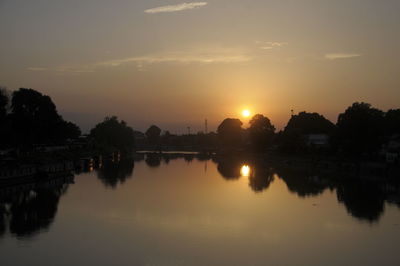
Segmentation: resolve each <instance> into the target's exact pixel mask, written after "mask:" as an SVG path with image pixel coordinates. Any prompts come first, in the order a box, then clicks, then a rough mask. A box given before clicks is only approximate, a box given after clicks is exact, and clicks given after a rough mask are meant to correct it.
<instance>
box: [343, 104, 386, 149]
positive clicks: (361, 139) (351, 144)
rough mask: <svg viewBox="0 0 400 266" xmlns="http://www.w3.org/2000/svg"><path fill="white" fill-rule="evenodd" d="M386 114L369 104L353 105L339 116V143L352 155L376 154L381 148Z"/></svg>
mask: <svg viewBox="0 0 400 266" xmlns="http://www.w3.org/2000/svg"><path fill="white" fill-rule="evenodd" d="M383 126H384V113H383V112H382V111H381V110H378V109H376V108H373V107H371V105H370V104H368V103H363V102H361V103H358V102H356V103H353V105H352V106H350V107H348V108H347V109H346V111H345V112H344V113H342V114H340V115H339V118H338V122H337V129H338V141H339V142H340V145H341V147H342V149H343V150H344V151H345V152H348V153H351V154H362V153H369V154H371V153H375V152H377V151H378V149H379V148H380V146H381V143H382V136H383V132H384V130H383Z"/></svg>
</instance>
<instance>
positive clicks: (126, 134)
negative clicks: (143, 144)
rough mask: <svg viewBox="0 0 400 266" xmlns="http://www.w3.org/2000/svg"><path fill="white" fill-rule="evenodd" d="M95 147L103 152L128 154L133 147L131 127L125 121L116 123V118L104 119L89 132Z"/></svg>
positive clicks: (133, 139)
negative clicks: (114, 151) (115, 151)
mask: <svg viewBox="0 0 400 266" xmlns="http://www.w3.org/2000/svg"><path fill="white" fill-rule="evenodd" d="M90 137H91V138H93V140H94V142H95V145H96V146H97V147H98V148H100V149H102V150H103V151H107V152H108V151H112V150H114V149H118V150H119V151H122V152H129V151H131V150H132V149H133V148H134V146H135V135H134V131H133V129H132V128H131V127H129V126H127V125H126V123H125V121H122V120H121V121H118V118H117V117H116V116H112V117H106V118H105V119H104V121H103V122H101V123H99V124H97V125H96V126H95V127H94V128H93V129H92V130H91V131H90Z"/></svg>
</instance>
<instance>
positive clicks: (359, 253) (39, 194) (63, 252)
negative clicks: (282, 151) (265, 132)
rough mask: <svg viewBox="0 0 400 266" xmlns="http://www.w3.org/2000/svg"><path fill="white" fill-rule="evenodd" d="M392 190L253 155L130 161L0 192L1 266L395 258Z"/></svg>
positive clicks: (399, 215) (396, 218)
mask: <svg viewBox="0 0 400 266" xmlns="http://www.w3.org/2000/svg"><path fill="white" fill-rule="evenodd" d="M399 195H400V186H399V183H398V182H386V181H361V180H352V179H351V180H350V179H341V178H340V177H337V178H333V179H332V178H331V177H329V178H327V177H325V176H321V175H314V174H311V173H310V172H309V171H304V169H303V170H299V169H296V168H293V167H291V166H289V165H288V166H285V165H282V164H281V165H279V166H275V165H272V164H268V163H266V162H265V160H263V159H244V158H238V157H225V158H224V157H219V158H212V159H211V158H207V157H205V156H197V155H195V154H189V155H173V154H170V155H165V156H162V157H160V156H157V155H148V156H147V157H145V156H144V155H143V156H137V157H136V158H135V160H134V161H133V160H129V159H124V160H122V161H120V162H114V163H113V162H104V163H103V165H102V167H101V168H100V169H97V170H93V169H87V171H83V172H80V173H76V174H75V176H74V177H73V178H61V179H59V180H53V181H50V182H43V183H40V184H32V185H30V186H25V187H24V186H22V187H20V188H18V189H17V188H16V189H15V190H14V191H10V190H8V191H6V192H3V193H2V194H1V196H0V200H1V202H0V218H1V219H0V258H1V265H2V266H6V265H43V266H46V265H308V266H309V265H400V254H399V244H400V200H399V199H400V196H399Z"/></svg>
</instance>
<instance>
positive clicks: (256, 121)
mask: <svg viewBox="0 0 400 266" xmlns="http://www.w3.org/2000/svg"><path fill="white" fill-rule="evenodd" d="M249 133H250V139H251V143H252V145H253V147H254V148H255V149H256V150H264V149H265V148H266V147H267V146H268V145H271V144H272V141H273V138H274V133H275V127H274V126H273V125H272V124H271V121H270V120H269V119H268V118H267V117H265V116H263V115H261V114H256V115H255V116H253V117H252V119H251V120H250V127H249Z"/></svg>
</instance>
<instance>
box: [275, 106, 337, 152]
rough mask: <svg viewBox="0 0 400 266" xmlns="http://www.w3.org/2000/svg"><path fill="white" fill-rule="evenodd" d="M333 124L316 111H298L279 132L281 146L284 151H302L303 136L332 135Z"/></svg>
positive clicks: (305, 146)
mask: <svg viewBox="0 0 400 266" xmlns="http://www.w3.org/2000/svg"><path fill="white" fill-rule="evenodd" d="M334 131H335V125H334V124H333V123H332V122H331V121H329V120H328V119H326V118H325V117H324V116H322V115H320V114H318V113H307V112H300V113H299V114H297V115H293V116H292V117H291V118H290V120H289V122H288V124H287V125H286V127H285V129H284V131H283V132H282V133H281V134H279V142H280V145H281V148H282V149H283V150H286V151H291V152H293V151H302V150H305V149H306V148H307V145H306V142H305V136H306V135H309V134H327V135H330V136H331V135H333V134H334Z"/></svg>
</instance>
